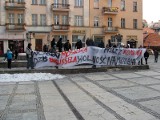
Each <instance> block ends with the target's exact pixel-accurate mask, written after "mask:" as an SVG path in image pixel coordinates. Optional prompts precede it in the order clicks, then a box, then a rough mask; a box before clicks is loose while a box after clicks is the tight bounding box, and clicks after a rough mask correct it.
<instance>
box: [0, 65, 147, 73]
mask: <svg viewBox="0 0 160 120" xmlns="http://www.w3.org/2000/svg"><path fill="white" fill-rule="evenodd" d="M82 67H83V66H81V68H73V69H53V68H50V69H45V68H44V69H32V70H30V69H29V70H27V69H26V68H24V69H18V68H17V69H5V70H2V69H1V70H0V74H4V73H9V74H14V73H52V74H79V73H93V72H110V71H113V72H114V71H125V70H128V71H131V70H132V71H134V70H146V69H149V65H134V66H133V65H132V66H115V67H108V66H107V67H106V66H103V67H97V68H91V67H90V68H89V67H88V68H82Z"/></svg>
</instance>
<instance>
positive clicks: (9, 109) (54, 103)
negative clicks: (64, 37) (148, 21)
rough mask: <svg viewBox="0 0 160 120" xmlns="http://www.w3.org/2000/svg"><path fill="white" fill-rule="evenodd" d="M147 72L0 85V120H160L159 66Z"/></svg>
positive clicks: (154, 66) (151, 64) (73, 76)
mask: <svg viewBox="0 0 160 120" xmlns="http://www.w3.org/2000/svg"><path fill="white" fill-rule="evenodd" d="M153 61H154V60H153V57H150V59H149V65H150V69H149V70H142V71H118V72H114V71H112V72H100V73H87V74H75V75H67V76H66V77H65V78H63V79H59V80H52V81H43V82H36V81H31V82H17V83H0V120H160V62H159V63H154V62H153Z"/></svg>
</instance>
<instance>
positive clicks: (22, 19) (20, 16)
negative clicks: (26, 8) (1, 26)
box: [18, 14, 24, 24]
mask: <svg viewBox="0 0 160 120" xmlns="http://www.w3.org/2000/svg"><path fill="white" fill-rule="evenodd" d="M23 23H24V14H18V24H23Z"/></svg>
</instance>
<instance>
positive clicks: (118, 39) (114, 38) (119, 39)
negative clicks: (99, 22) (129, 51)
mask: <svg viewBox="0 0 160 120" xmlns="http://www.w3.org/2000/svg"><path fill="white" fill-rule="evenodd" d="M121 43H122V35H120V34H119V35H115V36H111V46H114V45H116V46H119V45H121Z"/></svg>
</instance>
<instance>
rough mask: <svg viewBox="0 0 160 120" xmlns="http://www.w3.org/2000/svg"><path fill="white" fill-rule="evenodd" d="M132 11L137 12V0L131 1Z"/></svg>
mask: <svg viewBox="0 0 160 120" xmlns="http://www.w3.org/2000/svg"><path fill="white" fill-rule="evenodd" d="M133 12H137V2H133Z"/></svg>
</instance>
